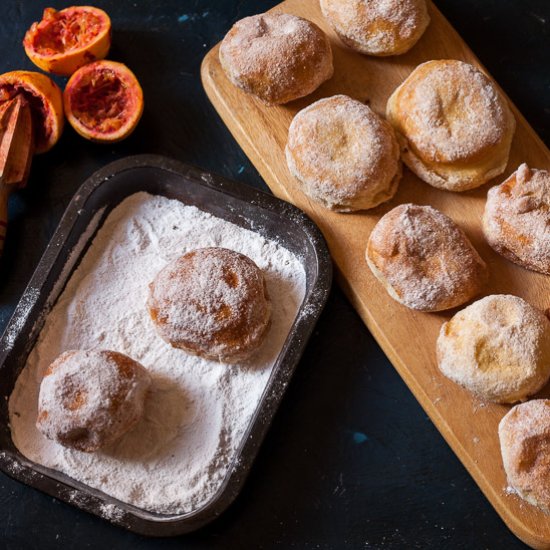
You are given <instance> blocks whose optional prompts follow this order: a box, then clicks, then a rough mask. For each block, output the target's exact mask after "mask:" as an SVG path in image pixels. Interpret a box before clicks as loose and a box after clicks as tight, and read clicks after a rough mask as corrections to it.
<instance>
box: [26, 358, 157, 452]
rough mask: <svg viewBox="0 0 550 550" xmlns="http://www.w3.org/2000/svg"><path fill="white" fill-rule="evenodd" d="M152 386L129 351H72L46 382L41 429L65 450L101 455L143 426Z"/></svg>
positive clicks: (49, 370)
mask: <svg viewBox="0 0 550 550" xmlns="http://www.w3.org/2000/svg"><path fill="white" fill-rule="evenodd" d="M150 384H151V377H150V375H149V373H148V372H147V370H146V369H145V368H144V367H143V366H142V365H140V364H139V363H138V362H137V361H134V360H133V359H131V358H130V357H128V356H127V355H124V354H123V353H118V352H116V351H109V350H97V351H96V350H87V351H86V350H74V351H66V352H64V353H62V354H61V355H60V356H59V357H58V358H57V359H55V361H54V362H53V363H52V364H51V365H50V366H49V367H48V368H47V370H46V372H45V374H44V378H43V379H42V382H41V384H40V393H39V397H38V417H37V420H36V427H37V428H38V430H40V432H42V434H43V435H44V436H46V437H47V438H48V439H51V440H53V441H56V442H57V443H60V444H61V445H63V446H64V447H68V448H71V449H76V450H78V451H84V452H87V453H90V452H94V451H97V450H99V449H102V448H104V447H106V446H107V445H109V444H110V443H113V442H114V441H116V440H117V439H120V437H122V436H123V435H124V434H125V433H126V432H127V431H129V430H130V429H131V428H132V427H133V426H134V425H135V424H136V423H137V422H138V420H139V419H140V418H141V416H142V414H143V408H144V402H145V397H146V394H147V390H148V389H149V386H150Z"/></svg>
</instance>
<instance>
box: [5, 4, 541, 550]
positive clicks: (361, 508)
mask: <svg viewBox="0 0 550 550" xmlns="http://www.w3.org/2000/svg"><path fill="white" fill-rule="evenodd" d="M436 3H437V5H438V6H439V8H440V9H441V10H442V11H443V13H444V14H445V15H446V16H447V17H448V18H449V19H450V21H451V23H453V25H454V26H455V27H456V29H457V30H458V32H459V33H460V34H461V35H462V36H463V37H464V39H465V40H466V42H468V44H469V45H470V46H471V48H472V49H473V50H474V52H475V53H476V54H477V55H478V57H479V58H480V59H481V61H482V62H483V63H484V64H485V65H486V66H487V68H488V69H489V71H490V72H491V73H492V74H493V76H494V77H495V78H496V79H497V80H498V82H499V83H500V84H501V86H502V87H503V88H504V89H505V90H506V92H507V93H508V94H509V96H510V97H511V98H512V100H513V101H514V102H515V103H516V104H517V106H518V107H519V109H520V110H521V111H522V112H523V114H524V115H525V116H526V117H527V119H528V120H529V122H530V123H531V125H532V126H533V127H534V128H535V130H536V131H537V132H538V133H539V135H540V136H541V137H542V138H543V140H544V141H545V142H546V144H547V145H550V99H549V98H550V65H549V63H548V51H549V46H550V38H549V37H550V3H549V2H548V0H436ZM94 4H95V5H98V6H99V7H102V8H104V9H105V10H106V11H108V13H109V14H110V15H111V18H112V22H113V29H114V32H113V47H112V50H111V54H110V58H112V59H115V60H119V61H122V62H124V63H126V64H127V65H129V66H130V67H131V69H132V70H134V72H135V73H136V75H137V76H138V78H139V80H140V81H141V84H142V86H143V89H144V93H145V101H146V103H145V112H144V116H143V119H142V121H141V123H140V125H139V126H138V129H137V130H136V132H135V133H134V134H133V135H132V136H131V137H130V138H129V139H128V140H126V141H124V142H122V143H120V144H116V145H112V146H100V145H94V144H91V143H89V142H87V141H85V140H84V139H82V138H80V137H78V136H77V135H76V134H75V133H74V132H73V131H72V129H71V128H69V127H68V128H67V129H66V131H65V133H64V135H63V137H62V139H61V141H60V142H59V143H58V145H57V146H56V147H55V148H54V149H53V150H52V151H51V152H50V153H47V154H45V155H42V156H40V157H36V159H35V161H34V164H33V168H32V174H31V178H30V181H29V185H28V187H27V189H25V190H23V191H20V192H18V193H17V194H16V195H14V196H13V197H12V199H11V203H10V227H9V238H8V241H7V248H6V251H5V254H4V257H3V259H2V262H1V264H0V328H2V329H3V328H4V326H5V325H6V323H7V321H8V319H9V317H10V315H11V313H12V311H13V309H14V307H15V305H16V303H17V301H18V299H19V297H20V296H21V294H22V292H23V290H24V288H25V285H26V283H27V282H28V280H29V278H30V276H31V274H32V272H33V270H34V268H35V267H36V265H37V263H38V260H39V258H40V256H41V254H42V253H43V251H44V249H45V247H46V245H47V243H48V240H49V238H50V237H51V235H52V233H53V231H54V229H55V227H56V225H57V223H58V221H59V219H60V217H61V215H62V213H63V210H64V209H65V207H66V206H67V204H68V202H69V200H70V199H71V197H72V195H73V194H74V193H75V191H76V190H77V188H78V187H79V185H80V184H81V183H82V182H83V181H84V179H85V178H86V177H88V176H89V175H90V174H91V173H92V172H94V171H95V170H96V169H97V168H99V167H101V166H103V165H105V164H106V163H108V162H110V161H112V160H115V159H118V158H121V157H124V156H126V155H130V154H136V153H159V154H163V155H167V156H171V157H174V158H176V159H179V160H182V161H184V162H189V163H192V164H195V165H198V166H200V167H202V168H204V169H208V170H211V171H213V172H217V173H220V174H222V175H225V176H228V177H231V178H234V179H238V180H240V181H243V182H245V183H247V184H250V185H253V186H255V187H259V188H262V189H265V185H264V183H263V182H262V180H261V178H260V176H259V175H258V173H257V172H256V170H255V169H254V168H253V166H252V165H251V163H250V162H249V161H248V159H247V158H246V157H245V155H244V154H243V153H242V151H241V150H240V148H239V147H238V145H237V144H236V143H235V141H234V140H233V138H232V137H231V135H230V134H229V132H228V131H227V130H226V128H225V127H224V125H223V123H222V122H221V120H220V119H219V117H218V116H217V114H216V113H215V111H214V109H213V108H212V107H211V106H210V104H209V102H208V100H207V98H206V96H205V94H204V92H203V90H202V86H201V83H200V78H199V67H200V63H201V60H202V58H203V56H204V54H205V53H206V52H207V51H208V50H209V49H210V47H211V46H213V45H214V44H215V43H216V42H218V41H219V40H220V39H221V38H222V36H223V35H224V33H225V32H226V31H227V30H228V28H229V27H230V26H231V24H232V23H233V22H234V21H236V20H237V19H240V18H241V17H244V16H246V15H251V14H254V13H259V12H261V11H264V10H266V9H267V8H269V7H271V6H273V5H274V4H275V2H274V1H273V0H241V1H238V2H236V1H234V2H232V1H229V0H218V1H207V0H195V1H191V0H189V1H185V0H180V1H176V0H170V1H169V0H165V1H159V2H152V1H146V0H97V1H94ZM46 5H49V4H46ZM51 5H53V6H55V7H64V6H66V5H68V3H61V2H51ZM43 7H45V6H44V5H42V4H41V2H38V1H37V0H26V1H23V0H19V1H16V0H2V2H1V4H0V52H2V54H1V56H0V73H1V72H6V71H9V70H14V69H30V70H35V68H34V66H33V65H32V64H31V63H30V61H29V60H28V59H27V58H26V56H25V53H24V51H23V48H22V46H21V40H22V38H23V35H24V32H25V30H26V28H27V27H28V26H29V25H30V23H31V22H33V21H35V20H37V19H39V18H40V15H41V11H42V8H43ZM58 82H59V83H60V84H61V85H64V80H63V79H58ZM0 511H1V512H0V549H4V548H6V549H8V548H9V549H14V550H23V549H26V548H42V549H48V548H96V547H104V548H132V549H146V548H163V549H164V548H166V549H168V548H191V549H206V548H208V549H217V548H235V549H236V548H239V549H240V548H243V549H245V548H246V549H248V548H274V547H278V548H312V549H313V548H449V549H451V548H453V549H454V548H468V549H469V548H499V549H500V548H520V547H523V545H522V544H521V543H520V542H519V541H518V540H517V539H516V538H515V537H514V536H513V535H512V534H511V533H510V532H509V531H508V529H507V528H506V526H505V525H504V524H503V522H502V521H501V520H500V518H499V517H498V516H497V514H496V513H495V512H494V510H493V509H492V507H491V506H490V505H489V503H488V502H487V500H486V499H485V498H484V496H483V495H482V494H481V492H480V491H479V489H478V488H477V486H476V485H475V483H474V482H473V481H472V479H471V478H470V476H469V475H468V473H467V472H466V471H465V470H464V468H463V467H462V465H461V464H460V462H459V461H458V459H457V458H456V457H455V456H454V454H453V453H452V451H451V450H450V449H449V447H448V446H447V445H446V443H445V442H444V441H443V439H442V437H441V436H440V435H439V433H438V432H437V430H436V429H435V428H434V427H433V425H432V423H431V422H430V420H429V419H428V418H427V417H426V414H425V413H424V412H423V411H422V409H421V408H420V406H419V405H418V404H417V402H416V401H415V399H414V397H413V396H412V394H411V393H410V392H409V391H408V389H407V388H406V386H405V385H404V383H403V382H402V381H401V379H400V378H399V376H398V375H397V373H396V372H395V371H394V369H393V368H392V366H391V364H390V363H389V361H388V360H387V359H386V358H385V356H384V354H383V353H382V352H381V350H380V348H379V347H378V345H377V344H376V342H375V341H374V340H373V338H372V337H371V336H370V334H369V333H368V331H367V330H366V328H365V327H364V325H363V324H362V322H361V320H360V319H359V317H358V316H357V315H356V313H355V312H354V311H353V309H352V308H351V306H350V305H349V303H348V302H347V301H346V299H345V298H344V297H343V295H342V293H341V291H340V290H339V289H338V288H334V289H333V292H332V294H331V297H330V299H329V302H328V305H327V307H326V310H325V311H324V313H323V315H322V318H321V320H320V322H319V325H318V327H317V329H316V331H315V333H314V335H313V337H312V339H311V341H310V343H309V345H308V347H307V351H306V353H305V355H304V357H303V359H302V361H301V363H300V365H299V367H298V369H297V371H296V374H295V376H294V379H293V381H292V383H291V385H290V387H289V388H288V391H287V395H286V396H285V398H284V400H283V402H282V405H281V407H280V410H279V412H278V414H277V415H276V418H275V421H274V423H273V425H272V428H271V430H270V432H269V433H268V436H267V438H266V440H265V443H264V445H263V447H262V449H261V451H260V453H259V456H258V459H257V461H256V463H255V465H254V467H253V469H252V472H251V475H250V477H249V479H248V481H247V483H246V485H245V487H244V489H243V491H242V493H241V495H240V496H239V497H238V499H237V500H236V502H235V503H234V504H233V505H232V506H231V507H230V508H229V509H228V511H227V512H226V513H224V514H223V515H222V517H220V518H219V519H218V520H216V521H215V522H214V523H212V524H210V525H209V526H207V527H205V528H203V529H202V530H200V531H198V532H196V533H194V534H192V535H187V536H184V537H179V538H175V539H166V540H157V539H146V538H143V537H140V536H137V535H134V534H131V533H128V532H125V531H124V530H121V529H119V528H116V527H113V526H111V525H110V524H109V523H107V522H105V521H102V520H100V519H97V518H95V517H92V516H90V515H87V514H85V513H83V512H80V511H78V510H76V509H74V508H72V507H70V506H68V505H66V504H63V503H60V502H58V501H56V500H55V499H52V498H50V497H48V496H45V495H44V494H41V493H39V492H37V491H35V490H33V489H31V488H28V487H26V486H23V485H20V484H19V483H16V482H14V481H12V480H11V479H9V478H8V477H6V476H4V475H2V474H0Z"/></svg>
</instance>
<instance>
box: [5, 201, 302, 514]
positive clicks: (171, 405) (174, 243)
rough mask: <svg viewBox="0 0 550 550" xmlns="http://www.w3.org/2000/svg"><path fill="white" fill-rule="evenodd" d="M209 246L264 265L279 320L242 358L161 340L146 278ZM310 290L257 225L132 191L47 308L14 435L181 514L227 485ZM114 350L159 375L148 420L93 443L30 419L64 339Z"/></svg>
mask: <svg viewBox="0 0 550 550" xmlns="http://www.w3.org/2000/svg"><path fill="white" fill-rule="evenodd" d="M207 246H222V247H226V248H230V249H233V250H236V251H238V252H241V253H242V254H245V255H246V256H249V257H250V258H252V260H254V261H255V262H256V263H257V264H258V266H259V267H260V268H261V269H263V270H264V274H265V276H266V280H267V286H268V292H269V295H270V297H271V300H272V304H273V312H272V323H271V327H270V329H269V332H268V334H267V338H266V341H265V342H264V345H263V346H262V348H261V349H260V351H259V352H258V353H256V354H255V355H254V356H253V357H252V358H251V359H250V360H249V361H248V362H246V363H243V364H240V365H227V364H220V363H216V362H213V361H209V360H206V359H202V358H199V357H194V356H191V355H188V354H187V353H185V352H183V351H181V350H176V349H173V348H172V347H170V346H169V345H168V344H166V343H165V342H164V341H163V340H162V339H161V338H160V337H158V336H157V333H156V331H155V329H154V327H153V324H152V321H151V320H150V318H149V315H148V312H147V309H146V307H145V303H146V300H147V294H148V284H149V282H151V281H152V279H153V278H154V277H155V275H156V274H157V273H158V272H159V271H160V270H161V269H162V268H163V267H164V266H165V265H166V264H167V263H168V262H170V261H172V260H173V259H175V258H176V257H178V256H180V255H182V254H184V253H186V252H188V251H190V250H193V249H195V248H202V247H207ZM304 294H305V273H304V270H303V267H302V264H301V263H300V261H299V260H298V258H296V256H294V255H293V254H292V253H291V252H289V251H288V250H286V249H285V248H283V247H282V246H280V245H278V244H277V243H275V242H273V241H269V240H267V239H265V238H264V237H262V236H261V235H259V234H257V233H254V232H252V231H248V230H246V229H243V228H240V227H238V226H236V225H234V224H231V223H229V222H227V221H225V220H221V219H219V218H216V217H213V216H211V215H210V214H207V213H205V212H202V211H200V210H198V209H197V208H195V207H193V206H186V205H184V204H183V203H181V202H179V201H175V200H169V199H167V198H165V197H160V196H152V195H149V194H147V193H137V194H135V195H132V196H131V197H129V198H127V199H126V200H124V201H123V202H122V203H121V204H120V205H119V206H118V207H117V208H115V209H114V210H113V212H112V213H111V214H110V215H109V216H108V218H107V219H106V221H105V223H104V225H103V227H102V228H101V229H100V230H99V232H98V234H97V236H96V238H95V239H94V241H93V243H92V245H91V246H90V248H89V250H88V251H87V252H86V254H85V256H84V258H83V260H82V262H81V264H80V266H79V267H78V269H77V270H76V271H75V272H74V274H73V276H72V277H71V279H70V280H69V282H68V284H67V286H66V288H65V290H64V291H63V293H62V294H61V296H60V297H59V300H58V301H57V303H56V304H55V306H54V307H53V309H52V311H51V312H50V313H49V315H48V316H47V318H46V321H45V324H44V327H43V329H42V331H41V334H40V337H39V339H38V340H37V343H36V345H35V347H34V349H33V350H32V352H31V353H30V355H29V357H28V359H27V364H26V366H25V368H24V369H23V371H22V373H21V375H20V376H19V378H18V380H17V383H16V385H15V388H14V391H13V393H12V395H11V397H10V402H9V411H10V423H11V429H12V437H13V440H14V443H15V445H16V446H17V448H18V449H19V450H20V451H21V452H22V453H23V454H24V455H25V456H26V457H27V458H29V459H30V460H32V461H34V462H37V463H39V464H42V465H44V466H47V467H49V468H53V469H56V470H59V471H61V472H64V473H65V474H67V475H69V476H70V477H72V478H73V479H76V480H78V481H81V482H83V483H86V484H88V485H89V486H91V487H95V488H97V489H100V490H102V491H104V492H105V493H107V494H109V495H111V496H113V497H115V498H117V499H120V500H122V501H124V502H127V503H130V504H133V505H135V506H138V507H141V508H144V509H147V510H151V511H157V512H166V513H184V512H189V511H191V510H194V509H196V508H198V507H199V506H202V505H204V504H206V502H207V501H208V500H209V499H210V498H211V497H212V496H213V495H214V493H215V492H216V491H217V490H218V489H219V488H220V486H221V483H222V482H223V480H224V477H225V475H226V473H227V471H228V468H229V466H230V464H231V462H232V460H233V459H234V458H235V453H236V451H237V449H238V447H239V445H240V444H241V443H242V441H243V436H244V435H245V432H246V429H247V427H248V425H249V423H250V420H251V418H252V415H253V414H254V412H255V410H256V408H257V406H258V402H259V399H260V397H261V395H262V393H263V391H264V389H265V387H266V383H267V380H268V378H269V375H270V374H271V371H272V367H273V364H274V361H275V360H276V358H277V355H278V354H279V351H280V350H281V348H282V346H283V343H284V341H285V339H286V337H287V335H288V332H289V330H290V327H291V325H292V323H293V321H294V319H295V317H296V315H297V312H298V309H299V306H300V304H301V302H302V300H303V297H304ZM93 348H96V349H97V348H101V349H111V350H115V351H119V352H122V353H126V354H127V355H129V356H130V357H132V358H134V359H136V360H137V361H139V362H141V363H142V364H143V365H144V366H145V367H146V368H147V369H148V370H149V372H150V373H151V375H152V377H153V384H152V390H151V392H150V394H149V396H148V398H147V401H146V406H145V414H144V418H143V419H142V420H141V421H140V422H139V423H138V424H137V426H136V427H135V428H134V429H132V430H131V431H130V432H129V433H128V434H126V435H125V436H124V437H123V438H122V439H121V440H120V441H118V442H116V443H115V444H113V445H111V446H110V447H108V448H106V449H104V450H102V451H100V452H97V453H82V452H79V451H75V450H70V449H66V448H64V447H62V446H60V445H58V444H56V443H54V442H52V441H50V440H48V439H46V438H45V437H43V436H42V435H41V434H40V432H38V430H37V429H36V427H35V421H36V414H37V400H38V390H39V386H40V381H41V379H42V375H43V372H44V370H45V369H46V368H47V367H48V365H49V364H50V363H51V362H52V361H53V360H54V359H55V358H56V357H57V356H58V355H59V354H60V353H62V352H63V351H66V350H69V349H93Z"/></svg>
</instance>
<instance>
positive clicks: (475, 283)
mask: <svg viewBox="0 0 550 550" xmlns="http://www.w3.org/2000/svg"><path fill="white" fill-rule="evenodd" d="M366 259H367V263H368V265H369V267H370V269H371V271H372V272H373V274H374V276H375V277H376V278H377V279H378V280H379V281H380V282H381V283H382V284H383V285H384V287H385V289H386V290H387V292H388V294H389V295H390V296H391V297H392V298H394V299H395V300H397V301H398V302H400V303H401V304H403V305H405V306H407V307H409V308H411V309H416V310H419V311H441V310H444V309H449V308H452V307H456V306H459V305H461V304H463V303H465V302H467V301H468V300H470V299H471V298H473V297H474V296H475V295H476V294H478V293H479V292H480V291H481V289H482V288H483V285H484V284H485V283H486V282H487V278H488V271H487V266H486V265H485V262H484V261H483V260H482V259H481V258H480V256H479V254H478V253H477V252H476V250H475V248H474V247H473V246H472V244H471V243H470V241H469V240H468V237H466V235H465V234H464V232H463V231H462V230H461V229H460V228H459V227H458V226H457V225H456V224H455V223H454V222H453V220H451V219H450V218H448V217H447V216H445V214H443V213H441V212H439V210H436V209H435V208H432V207H431V206H418V205H416V204H402V205H400V206H397V207H396V208H394V209H393V210H390V211H389V212H388V213H387V214H385V215H384V216H383V217H382V218H381V219H380V220H379V221H378V223H377V224H376V226H375V227H374V229H373V230H372V233H371V234H370V237H369V240H368V243H367V252H366Z"/></svg>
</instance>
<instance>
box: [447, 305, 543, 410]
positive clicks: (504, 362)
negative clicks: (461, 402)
mask: <svg viewBox="0 0 550 550" xmlns="http://www.w3.org/2000/svg"><path fill="white" fill-rule="evenodd" d="M437 360H438V363H439V369H440V370H441V372H442V373H443V374H444V375H445V376H446V377H447V378H450V379H451V380H453V381H454V382H456V383H457V384H460V385H461V386H463V387H464V388H466V389H467V390H469V391H471V392H472V393H474V394H475V395H477V396H478V397H479V398H481V399H484V400H486V401H493V402H496V403H514V402H515V401H519V400H522V399H525V398H526V397H528V396H529V395H533V394H534V393H536V392H537V391H539V390H540V389H541V388H542V387H543V386H544V385H545V384H546V383H547V382H548V378H549V376H550V321H549V320H548V319H547V318H546V316H545V315H544V313H542V311H540V310H538V309H537V308H535V307H533V306H532V305H531V304H529V303H527V302H526V301H525V300H523V299H522V298H519V297H517V296H509V295H493V296H487V297H485V298H482V299H481V300H478V301H477V302H474V303H473V304H472V305H470V306H468V307H467V308H465V309H463V310H462V311H459V312H458V313H457V314H456V315H455V316H454V317H453V318H452V319H451V320H450V321H449V322H447V323H445V324H444V325H443V326H442V327H441V331H440V333H439V337H438V339H437Z"/></svg>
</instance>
